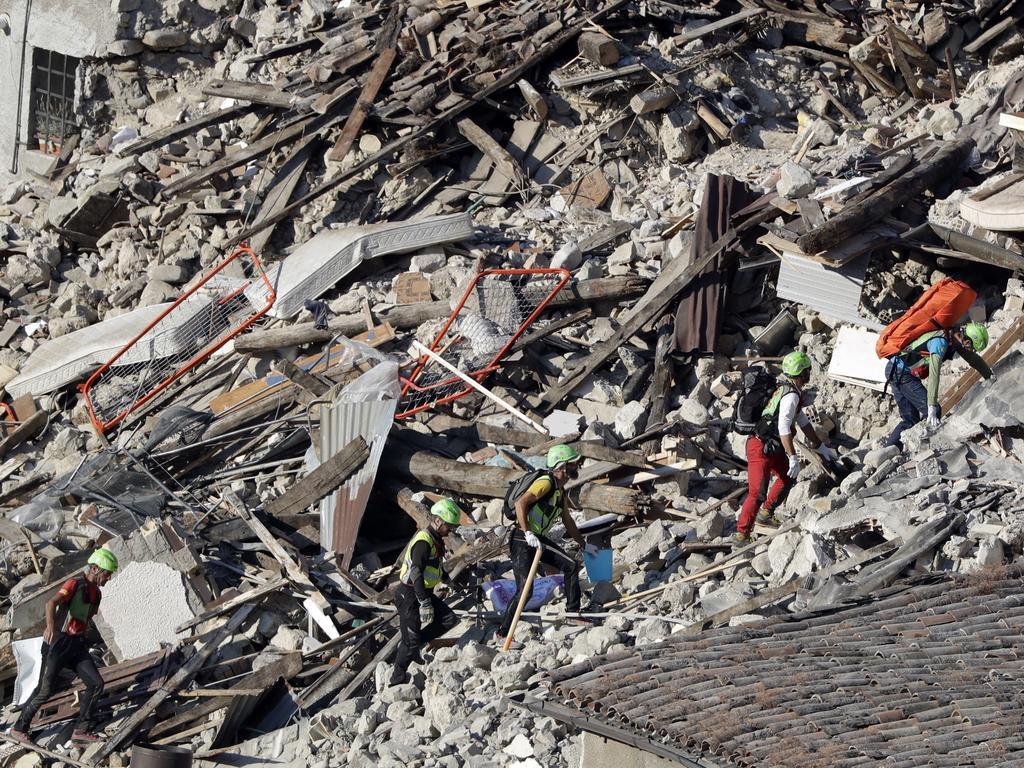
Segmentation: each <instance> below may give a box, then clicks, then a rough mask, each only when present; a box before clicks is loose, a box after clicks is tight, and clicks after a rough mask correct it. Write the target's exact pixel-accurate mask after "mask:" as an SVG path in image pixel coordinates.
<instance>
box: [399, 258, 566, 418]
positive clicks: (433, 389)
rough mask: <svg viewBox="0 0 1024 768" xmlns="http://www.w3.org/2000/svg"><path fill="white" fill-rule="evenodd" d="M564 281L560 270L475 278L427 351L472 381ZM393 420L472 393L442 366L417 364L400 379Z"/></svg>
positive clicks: (509, 272)
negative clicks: (400, 395) (400, 393)
mask: <svg viewBox="0 0 1024 768" xmlns="http://www.w3.org/2000/svg"><path fill="white" fill-rule="evenodd" d="M568 279H569V273H568V272H567V271H565V270H561V269H507V270H497V269H496V270H487V271H484V272H481V273H479V274H478V275H477V276H476V277H475V279H474V280H473V282H472V283H471V284H470V285H469V287H468V288H467V290H466V292H465V293H464V294H463V296H462V298H461V300H460V302H459V304H458V306H457V307H456V309H455V311H454V312H453V313H452V315H451V316H450V317H449V318H448V321H447V322H446V323H445V325H444V326H443V327H442V329H441V331H440V333H438V334H437V336H436V337H435V339H434V341H433V342H432V343H431V344H430V345H429V348H430V349H431V351H433V352H434V353H436V354H437V355H438V356H439V357H441V358H442V359H444V360H445V361H446V362H448V363H450V364H451V365H453V366H455V368H457V369H458V370H460V371H462V372H463V373H465V374H466V375H468V376H472V377H473V378H475V379H476V380H477V381H480V380H482V379H483V378H484V377H485V376H486V375H487V374H488V373H490V372H491V371H492V370H494V368H495V366H496V365H497V363H498V362H499V361H500V360H501V359H502V358H503V357H504V356H505V355H506V354H507V352H508V350H509V348H510V347H511V346H512V344H513V343H514V342H515V341H516V339H518V338H519V337H520V336H521V335H522V334H523V333H524V332H525V331H526V329H527V328H528V327H529V326H530V324H531V323H532V322H533V321H534V319H535V318H536V317H537V316H538V315H539V314H540V312H541V311H542V310H543V309H544V307H546V306H547V304H548V303H549V302H550V301H551V300H552V299H553V298H554V297H555V296H556V295H557V294H558V292H559V291H560V290H561V289H562V286H564V285H565V283H566V282H567V281H568ZM402 383H403V387H402V397H401V400H400V401H399V405H398V414H397V415H396V417H395V418H399V419H401V418H405V417H407V416H411V415H412V414H414V413H418V412H420V411H423V410H426V409H427V408H431V407H434V406H437V405H441V404H442V403H449V402H452V401H453V400H456V399H458V398H460V397H463V396H465V395H467V394H469V393H470V392H471V391H472V389H471V388H470V387H469V386H467V385H466V383H465V382H463V381H462V380H460V379H459V378H458V377H457V376H454V375H453V374H452V373H451V372H450V371H448V370H447V369H445V368H444V367H443V366H441V365H439V364H437V363H435V362H432V361H429V359H428V358H425V357H424V358H423V359H421V360H419V361H418V362H417V364H416V366H415V368H414V369H413V372H412V374H411V375H410V376H409V377H408V378H404V377H403V379H402Z"/></svg>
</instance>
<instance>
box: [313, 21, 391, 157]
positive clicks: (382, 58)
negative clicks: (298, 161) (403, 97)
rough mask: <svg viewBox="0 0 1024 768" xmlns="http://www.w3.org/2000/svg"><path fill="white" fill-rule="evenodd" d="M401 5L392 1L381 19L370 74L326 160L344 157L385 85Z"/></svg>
mask: <svg viewBox="0 0 1024 768" xmlns="http://www.w3.org/2000/svg"><path fill="white" fill-rule="evenodd" d="M400 8H401V3H395V4H394V5H393V6H392V8H391V12H390V13H389V14H388V17H387V19H386V20H385V21H384V26H383V27H382V28H381V31H380V36H379V37H378V39H377V46H376V48H377V58H376V60H375V61H374V62H373V66H372V67H371V68H370V74H369V75H367V77H366V82H365V83H364V84H363V90H362V91H360V93H359V98H358V99H356V103H355V106H354V107H352V112H351V113H349V116H348V120H346V121H345V125H344V127H343V128H342V129H341V135H340V136H338V140H337V141H336V142H335V143H334V147H332V148H331V151H330V152H328V153H327V159H328V160H333V161H335V162H341V161H342V160H344V159H345V155H347V154H348V151H349V150H350V149H351V148H352V144H353V143H354V142H355V140H356V137H357V136H358V135H359V131H360V130H361V129H362V127H363V123H364V122H365V121H366V116H367V115H369V114H370V110H372V109H373V101H374V99H376V98H377V94H378V93H380V89H381V88H382V87H383V86H384V81H385V80H386V79H387V76H388V72H390V71H391V65H392V64H394V63H395V59H396V58H397V56H398V33H399V29H400V26H401V20H400V13H401V11H400Z"/></svg>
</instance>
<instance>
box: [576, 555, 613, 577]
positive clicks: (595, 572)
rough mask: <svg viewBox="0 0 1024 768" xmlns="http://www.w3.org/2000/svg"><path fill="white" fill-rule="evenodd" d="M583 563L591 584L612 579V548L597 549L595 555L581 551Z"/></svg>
mask: <svg viewBox="0 0 1024 768" xmlns="http://www.w3.org/2000/svg"><path fill="white" fill-rule="evenodd" d="M583 564H584V565H585V566H586V567H587V578H588V579H590V583H591V584H596V583H597V582H599V581H611V580H612V550H611V549H610V548H609V549H599V550H597V554H596V555H589V554H587V553H586V552H584V553H583Z"/></svg>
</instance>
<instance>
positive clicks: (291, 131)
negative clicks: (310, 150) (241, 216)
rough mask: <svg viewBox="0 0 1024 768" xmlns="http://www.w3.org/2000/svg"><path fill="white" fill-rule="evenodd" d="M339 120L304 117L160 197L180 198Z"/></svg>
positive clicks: (169, 188)
mask: <svg viewBox="0 0 1024 768" xmlns="http://www.w3.org/2000/svg"><path fill="white" fill-rule="evenodd" d="M336 121H337V118H334V119H331V120H326V121H325V120H323V118H320V117H318V116H313V117H304V118H301V119H300V120H296V121H295V122H294V123H292V124H291V125H289V126H288V127H287V128H282V129H281V130H279V131H274V132H273V133H271V134H269V135H267V136H264V137H263V138H262V139H260V140H259V141H254V142H253V143H252V144H250V145H249V146H247V147H245V148H244V149H238V150H236V151H234V152H228V153H227V154H225V155H224V157H222V158H221V159H220V160H217V161H216V162H213V163H210V164H209V165H208V166H206V167H205V168H200V169H199V170H198V171H195V172H194V173H190V174H188V175H187V176H185V177H184V178H182V179H179V180H178V181H175V182H172V183H171V184H168V185H167V186H166V187H164V188H163V190H162V191H161V192H160V196H161V198H162V199H164V200H170V199H171V198H172V197H174V196H175V195H179V194H181V193H182V192H186V191H188V190H190V189H193V188H195V187H198V186H199V185H200V184H203V183H204V182H207V181H209V180H210V179H212V178H213V177H214V176H217V175H219V174H221V173H225V172H226V171H230V170H231V169H232V168H236V167H238V166H239V165H244V164H245V163H248V162H249V161H251V160H255V159H256V158H258V157H262V156H263V155H265V154H267V153H269V152H271V151H272V150H274V149H276V148H277V147H281V146H285V145H287V144H290V143H291V142H293V141H295V140H296V139H298V138H299V137H300V136H302V135H303V134H305V133H306V132H307V131H309V132H315V131H320V130H324V129H325V128H327V127H328V126H329V125H331V124H332V123H334V122H336ZM269 218H272V217H269V216H268V219H269Z"/></svg>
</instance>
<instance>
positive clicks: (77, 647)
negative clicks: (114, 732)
mask: <svg viewBox="0 0 1024 768" xmlns="http://www.w3.org/2000/svg"><path fill="white" fill-rule="evenodd" d="M42 655H43V668H42V671H41V672H40V673H39V684H38V685H37V686H36V689H35V691H34V692H33V694H32V698H30V699H29V700H28V702H27V703H26V704H25V707H24V709H22V710H21V714H20V715H19V716H18V722H17V723H16V724H15V726H14V727H15V729H16V730H19V731H22V732H24V733H28V729H29V727H30V725H31V723H32V718H33V717H35V714H36V712H38V711H39V708H40V707H41V706H43V704H44V703H45V702H46V700H47V699H49V698H50V696H52V695H53V693H54V690H53V687H54V684H55V683H56V681H57V675H58V674H59V673H60V671H61V670H62V669H73V670H75V673H76V674H77V675H78V677H79V679H80V680H81V681H82V682H83V683H85V690H84V691H83V692H82V696H81V707H82V708H81V709H80V710H79V712H78V718H77V720H75V730H76V731H89V730H91V729H92V728H93V722H92V709H93V706H94V705H95V704H96V700H97V699H99V697H100V694H101V693H102V692H103V678H101V677H100V671H99V670H98V669H97V668H96V662H94V661H93V660H92V656H90V655H89V646H88V644H87V643H86V642H85V638H84V637H80V636H75V637H73V636H71V635H65V634H64V633H63V632H61V633H58V635H57V640H56V641H55V642H54V644H53V645H47V644H46V643H43V654H42Z"/></svg>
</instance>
